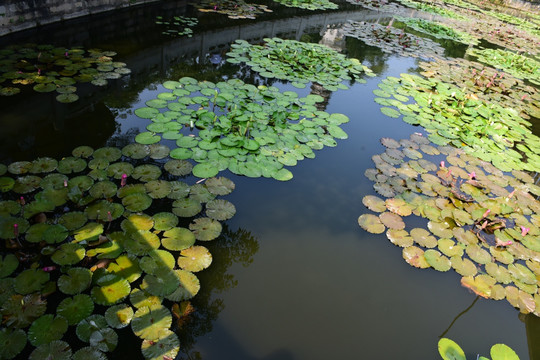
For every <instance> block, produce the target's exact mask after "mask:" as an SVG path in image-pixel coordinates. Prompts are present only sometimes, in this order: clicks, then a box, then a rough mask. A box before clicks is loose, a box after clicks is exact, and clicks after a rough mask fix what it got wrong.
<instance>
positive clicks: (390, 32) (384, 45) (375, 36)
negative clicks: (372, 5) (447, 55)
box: [343, 21, 444, 58]
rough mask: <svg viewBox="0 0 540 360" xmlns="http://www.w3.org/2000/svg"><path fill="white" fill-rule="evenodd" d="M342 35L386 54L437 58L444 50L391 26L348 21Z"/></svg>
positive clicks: (426, 40) (431, 42)
mask: <svg viewBox="0 0 540 360" xmlns="http://www.w3.org/2000/svg"><path fill="white" fill-rule="evenodd" d="M343 33H344V35H345V36H348V37H354V38H357V39H360V40H362V41H363V42H365V43H366V44H368V45H372V46H376V47H378V48H380V49H381V50H382V51H384V52H386V53H397V54H399V55H402V56H412V57H424V58H438V57H442V56H443V55H444V49H443V48H442V47H441V46H440V45H439V44H437V43H436V42H434V41H432V40H429V39H424V38H421V37H418V36H416V35H413V34H409V33H406V32H405V31H404V30H399V29H396V28H394V27H392V26H391V25H381V24H378V23H368V22H363V21H349V22H347V23H345V24H344V25H343Z"/></svg>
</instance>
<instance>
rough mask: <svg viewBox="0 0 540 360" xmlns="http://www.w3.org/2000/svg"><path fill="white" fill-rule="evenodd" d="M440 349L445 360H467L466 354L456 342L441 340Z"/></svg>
mask: <svg viewBox="0 0 540 360" xmlns="http://www.w3.org/2000/svg"><path fill="white" fill-rule="evenodd" d="M438 349H439V354H440V355H441V357H442V358H443V360H466V357H465V352H463V350H462V349H461V347H460V346H459V345H458V344H456V342H454V341H452V340H450V339H447V338H442V339H440V340H439V344H438Z"/></svg>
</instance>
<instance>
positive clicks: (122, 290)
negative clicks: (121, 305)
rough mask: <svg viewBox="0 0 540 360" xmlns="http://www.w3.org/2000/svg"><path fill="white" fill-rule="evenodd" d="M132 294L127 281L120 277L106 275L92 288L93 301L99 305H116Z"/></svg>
mask: <svg viewBox="0 0 540 360" xmlns="http://www.w3.org/2000/svg"><path fill="white" fill-rule="evenodd" d="M130 292H131V287H130V285H129V282H128V281H127V280H126V279H123V278H121V277H120V276H118V275H115V274H110V275H105V276H103V277H102V278H101V279H99V280H98V282H97V286H94V287H93V288H92V299H93V300H94V301H95V302H96V304H99V305H107V306H109V305H114V304H116V303H118V302H120V301H122V300H123V299H125V298H126V297H127V296H128V295H129V293H130Z"/></svg>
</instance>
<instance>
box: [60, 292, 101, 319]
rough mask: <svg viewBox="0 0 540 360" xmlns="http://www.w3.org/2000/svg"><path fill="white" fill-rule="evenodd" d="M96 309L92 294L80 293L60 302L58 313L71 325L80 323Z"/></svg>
mask: <svg viewBox="0 0 540 360" xmlns="http://www.w3.org/2000/svg"><path fill="white" fill-rule="evenodd" d="M93 311H94V303H93V302H92V299H91V298H90V296H88V295H86V294H78V295H75V296H74V297H72V298H65V299H64V300H62V301H61V302H60V304H58V308H57V309H56V313H57V314H58V315H61V316H63V317H64V318H65V319H66V320H67V322H68V324H69V325H75V324H78V323H79V322H80V321H82V320H83V319H85V318H86V317H88V316H90V315H91V314H92V312H93Z"/></svg>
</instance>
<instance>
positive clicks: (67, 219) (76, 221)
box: [58, 211, 88, 231]
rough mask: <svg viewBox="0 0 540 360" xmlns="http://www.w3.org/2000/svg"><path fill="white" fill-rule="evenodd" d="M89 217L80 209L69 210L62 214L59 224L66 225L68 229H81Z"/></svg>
mask: <svg viewBox="0 0 540 360" xmlns="http://www.w3.org/2000/svg"><path fill="white" fill-rule="evenodd" d="M87 221H88V217H87V216H86V214H85V213H83V212H80V211H73V212H68V213H65V214H63V215H62V216H60V218H59V219H58V224H60V225H62V226H64V227H65V228H66V229H67V230H69V231H72V230H77V229H80V228H81V227H82V226H83V225H84V224H86V222H87Z"/></svg>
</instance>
